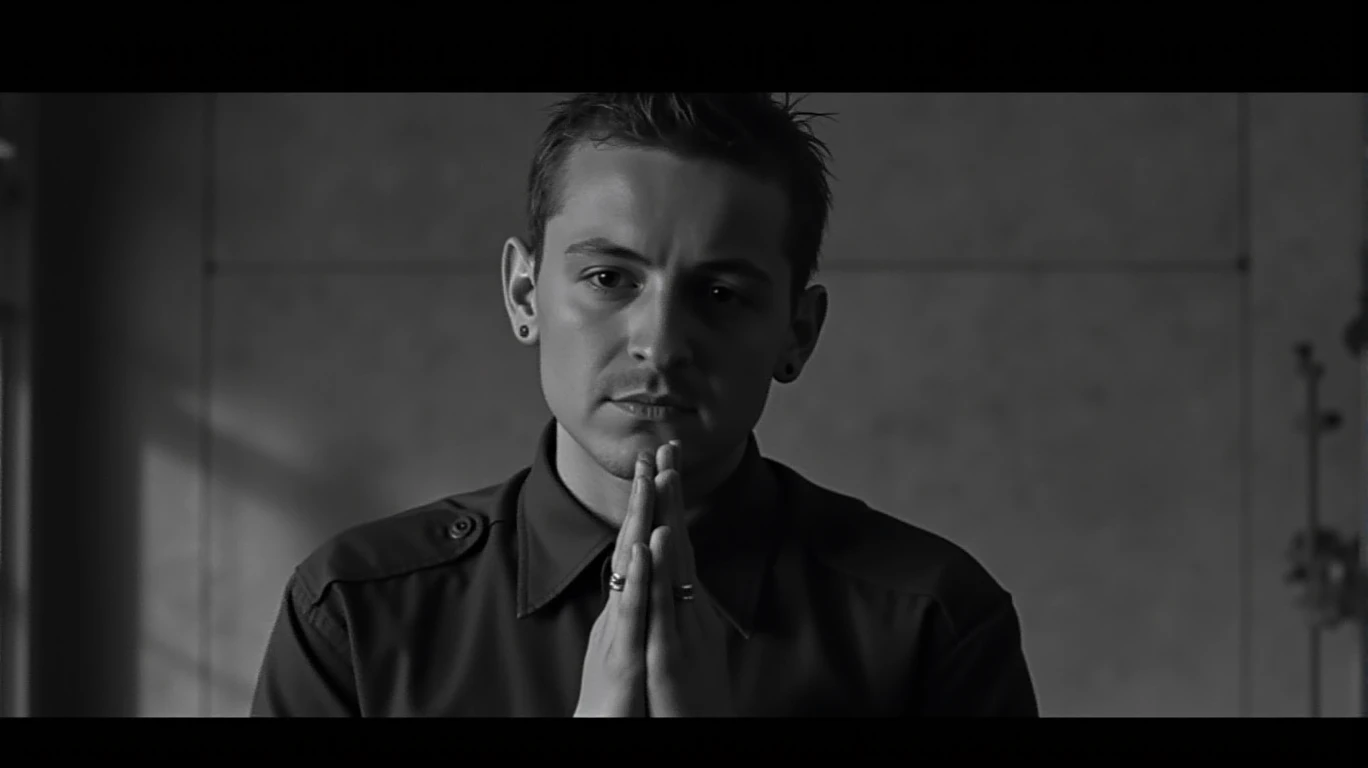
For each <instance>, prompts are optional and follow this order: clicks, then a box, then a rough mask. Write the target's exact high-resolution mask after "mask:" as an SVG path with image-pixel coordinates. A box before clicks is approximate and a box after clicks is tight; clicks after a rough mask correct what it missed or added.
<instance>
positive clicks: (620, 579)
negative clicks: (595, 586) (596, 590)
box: [608, 571, 627, 592]
mask: <svg viewBox="0 0 1368 768" xmlns="http://www.w3.org/2000/svg"><path fill="white" fill-rule="evenodd" d="M626 586H627V577H626V576H623V575H622V574H620V573H618V572H617V571H613V575H611V576H609V577H608V588H609V589H611V590H613V591H614V592H621V591H622V590H623V589H624V588H625V587H626Z"/></svg>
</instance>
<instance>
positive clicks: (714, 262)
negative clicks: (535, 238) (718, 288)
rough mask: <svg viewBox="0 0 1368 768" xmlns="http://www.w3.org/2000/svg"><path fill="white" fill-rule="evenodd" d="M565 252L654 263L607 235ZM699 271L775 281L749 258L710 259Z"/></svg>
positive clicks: (581, 242)
mask: <svg viewBox="0 0 1368 768" xmlns="http://www.w3.org/2000/svg"><path fill="white" fill-rule="evenodd" d="M565 253H566V255H567V256H568V255H571V254H578V255H598V256H609V257H612V258H615V259H624V260H626V261H633V262H637V263H639V264H643V265H646V266H651V265H653V263H654V262H652V261H651V260H650V259H648V258H646V257H645V256H643V255H642V254H640V253H637V252H636V251H634V250H632V249H631V248H627V247H625V246H622V245H618V244H617V243H614V242H613V241H612V240H609V239H607V238H605V237H591V238H589V239H588V240H581V241H580V242H577V243H574V244H572V245H570V246H569V247H568V248H566V249H565ZM698 271H700V272H712V273H716V274H730V275H735V276H737V277H741V278H746V279H750V280H754V281H756V282H759V283H764V284H766V285H772V284H773V283H774V278H772V277H770V274H769V273H768V272H766V271H765V270H764V269H763V268H761V267H760V266H758V265H756V264H755V263H754V262H752V261H749V260H747V259H738V258H721V259H710V260H708V261H705V262H703V263H701V264H699V265H698Z"/></svg>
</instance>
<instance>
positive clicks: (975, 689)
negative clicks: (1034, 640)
mask: <svg viewBox="0 0 1368 768" xmlns="http://www.w3.org/2000/svg"><path fill="white" fill-rule="evenodd" d="M924 696H925V698H924V699H923V701H922V706H921V707H920V708H919V709H920V710H921V711H920V713H919V714H923V715H930V716H948V717H1039V716H1040V710H1039V706H1038V703H1037V700H1036V693H1035V686H1034V684H1033V683H1032V681H1031V675H1030V671H1029V670H1028V668H1027V665H1026V655H1025V652H1024V650H1023V649H1022V644H1021V623H1020V620H1019V618H1018V616H1017V612H1016V608H1015V606H1014V605H1013V603H1012V601H1011V599H1010V598H1008V599H1006V600H1005V601H1004V602H1003V603H1001V604H1000V605H999V606H998V607H997V608H996V609H995V610H994V611H992V612H991V613H990V614H989V615H988V618H987V619H986V620H984V621H982V622H980V623H979V624H977V625H975V626H974V627H972V628H970V629H969V631H968V632H967V633H966V634H965V635H964V636H962V637H961V638H959V640H958V641H957V642H956V643H955V644H954V645H953V646H952V647H951V649H950V651H949V653H948V654H947V655H946V656H944V657H943V658H942V659H941V661H940V662H939V663H938V664H937V665H936V667H935V668H934V669H933V670H932V672H931V676H930V681H929V685H928V687H927V690H926V692H925V694H924Z"/></svg>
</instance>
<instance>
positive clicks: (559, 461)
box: [554, 422, 747, 528]
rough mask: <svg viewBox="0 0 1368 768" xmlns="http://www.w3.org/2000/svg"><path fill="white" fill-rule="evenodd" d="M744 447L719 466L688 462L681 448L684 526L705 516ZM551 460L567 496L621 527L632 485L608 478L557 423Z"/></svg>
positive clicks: (612, 524) (734, 468) (592, 458)
mask: <svg viewBox="0 0 1368 768" xmlns="http://www.w3.org/2000/svg"><path fill="white" fill-rule="evenodd" d="M746 447H747V444H746V443H745V442H742V443H741V444H740V445H738V446H737V447H736V448H735V449H734V450H732V451H729V452H728V454H727V455H726V456H725V457H724V459H723V460H722V461H720V462H711V463H706V464H695V463H692V462H689V461H688V456H687V453H688V450H689V447H688V446H687V445H685V446H683V451H684V453H685V466H684V468H683V471H682V472H681V473H680V474H681V475H682V477H683V481H684V507H685V519H686V520H688V522H690V523H692V522H693V521H695V520H697V519H698V518H699V517H701V516H703V515H705V514H707V511H708V509H709V508H710V507H711V506H713V503H714V501H715V498H714V495H715V494H714V492H715V491H716V490H717V489H718V488H719V487H720V486H721V485H722V484H723V483H725V482H726V481H727V479H728V478H730V477H731V475H732V473H733V472H735V471H736V469H737V467H739V466H740V465H741V460H742V459H743V458H745V455H746ZM554 458H555V467H556V474H557V475H559V476H560V479H561V482H562V483H564V484H565V487H566V489H567V490H569V491H570V495H571V496H574V497H575V499H577V500H578V501H579V503H580V504H583V505H584V507H585V508H586V509H588V510H589V511H590V512H591V513H593V515H594V516H595V517H597V518H599V519H600V520H602V521H604V522H605V523H607V524H608V525H610V526H612V527H614V528H617V527H619V526H621V525H622V521H623V519H624V518H626V516H627V504H628V502H629V501H630V500H631V496H632V482H631V481H630V480H623V479H621V478H618V477H615V476H613V475H612V474H609V473H608V471H607V470H605V469H604V468H603V467H602V466H600V465H599V463H598V462H597V461H595V460H594V457H593V456H590V455H589V454H588V453H587V452H585V450H584V448H583V447H582V446H580V444H579V443H578V442H576V440H575V439H574V438H573V437H571V436H570V434H569V433H568V432H566V431H565V428H564V427H563V426H561V424H560V423H559V422H557V423H556V442H555V456H554ZM657 524H658V523H657Z"/></svg>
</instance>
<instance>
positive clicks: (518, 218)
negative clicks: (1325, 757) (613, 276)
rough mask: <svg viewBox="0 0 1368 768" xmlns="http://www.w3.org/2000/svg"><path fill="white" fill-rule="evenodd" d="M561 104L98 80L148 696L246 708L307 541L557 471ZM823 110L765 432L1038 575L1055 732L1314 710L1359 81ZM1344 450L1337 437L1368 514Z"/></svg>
mask: <svg viewBox="0 0 1368 768" xmlns="http://www.w3.org/2000/svg"><path fill="white" fill-rule="evenodd" d="M551 98H552V95H550V94H514V95H360V94H355V95H343V94H333V95H286V94H271V95H245V94H234V95H213V96H210V95H186V96H137V97H132V96H130V97H120V98H118V99H117V100H114V101H110V102H109V104H110V109H109V114H110V115H111V119H112V120H114V121H116V122H118V123H119V124H120V125H121V126H122V128H121V129H120V130H118V131H115V132H111V134H110V135H111V136H115V137H118V140H119V141H120V142H121V143H120V144H119V145H118V147H117V152H114V153H111V157H114V158H115V160H111V161H110V162H109V163H108V164H107V165H106V166H105V167H104V168H103V169H102V170H101V174H100V175H99V176H98V177H97V178H94V179H93V180H92V183H93V184H95V185H97V188H98V189H99V190H100V194H101V195H102V199H103V200H105V202H106V207H105V209H103V210H102V217H103V220H104V221H106V222H109V225H108V226H107V227H106V228H105V229H103V230H102V232H103V233H104V236H105V237H106V238H107V244H108V252H109V253H110V254H111V257H115V256H117V258H118V259H119V263H120V264H122V265H124V266H123V267H122V269H123V270H126V275H127V282H126V284H125V285H124V290H123V294H122V295H124V296H125V299H126V300H125V302H124V304H123V306H124V309H125V317H126V318H127V322H126V324H125V328H126V333H127V335H128V340H127V344H126V345H125V346H124V347H122V349H124V350H125V352H124V354H125V360H126V363H127V365H126V375H127V376H128V377H129V378H128V380H129V383H130V386H129V387H127V388H126V389H125V390H124V391H125V392H126V394H124V395H122V397H125V398H126V400H127V402H126V403H125V406H126V407H127V408H128V409H129V411H128V412H129V413H131V414H134V416H135V417H130V418H128V419H125V420H124V422H123V423H125V424H127V425H130V426H129V427H128V429H130V430H131V429H135V428H136V444H137V445H138V446H139V449H138V450H139V452H140V453H139V457H138V463H137V466H138V471H139V477H138V488H139V492H138V493H137V494H135V495H132V496H129V497H128V498H129V499H130V502H129V503H132V504H135V505H136V508H137V519H139V520H140V521H141V531H142V532H141V550H142V553H143V554H142V557H141V558H140V560H139V568H140V573H141V600H140V611H141V620H140V627H139V637H140V646H139V647H140V648H141V658H140V672H139V676H138V679H139V681H140V685H141V689H140V697H139V711H141V712H143V713H146V714H155V715H197V714H198V715H214V716H232V715H240V714H242V713H244V712H245V711H246V707H247V703H248V699H249V697H250V692H251V686H252V684H253V680H254V675H255V672H256V667H257V664H258V663H259V661H260V654H261V652H262V649H263V644H264V642H265V639H266V636H267V632H268V630H269V627H270V624H271V621H272V618H273V614H274V611H275V609H276V606H277V604H278V599H279V596H280V589H281V587H282V585H283V582H284V580H285V578H286V576H287V574H288V572H289V569H290V568H291V567H292V565H293V564H294V563H295V562H296V561H297V560H298V559H299V558H300V557H301V556H302V555H303V554H304V553H306V552H307V551H308V550H309V549H311V548H312V547H313V546H315V545H316V544H317V543H319V542H320V541H321V540H322V539H323V538H324V537H325V536H327V535H328V534H330V533H332V532H333V531H335V530H338V529H340V528H342V527H344V526H347V525H350V524H352V523H355V522H357V521H360V520H362V519H365V518H368V517H374V516H379V515H384V514H388V513H390V512H393V511H397V510H399V509H401V508H403V507H405V506H407V505H411V504H415V503H419V502H423V501H426V500H428V499H430V498H433V497H435V496H438V495H441V494H445V493H449V492H454V491H458V490H464V489H467V488H471V487H473V486H475V485H479V484H486V483H491V482H496V481H498V480H501V479H503V478H505V477H507V476H508V475H509V474H511V473H512V472H513V471H515V470H516V469H517V468H519V467H521V466H523V465H524V464H525V463H526V462H527V461H528V460H529V458H530V451H531V448H532V445H533V440H534V439H535V436H536V430H537V429H538V427H539V426H540V425H541V424H542V423H543V420H544V419H545V418H546V417H547V412H546V409H545V406H544V404H543V403H542V402H541V399H540V392H539V388H538V387H537V384H536V376H535V368H534V366H535V361H534V359H533V357H532V356H531V355H530V353H528V352H527V351H526V350H524V349H523V348H521V347H520V346H519V345H517V344H516V343H515V342H514V341H513V339H512V338H510V337H509V335H508V331H507V324H506V321H505V317H504V314H503V309H502V305H501V299H500V296H499V275H498V256H499V249H500V244H501V242H502V240H503V238H505V237H506V236H507V235H509V234H516V233H520V232H521V231H522V229H521V228H522V221H523V220H522V209H523V184H524V176H525V172H526V167H527V163H528V161H529V159H530V151H531V148H532V145H533V142H534V140H535V138H536V135H537V132H538V130H539V128H540V121H541V119H542V117H543V115H542V113H541V112H539V109H540V108H541V107H542V106H544V105H545V104H546V103H547V102H548V101H549V100H550V99H551ZM808 103H809V104H810V106H811V107H812V108H814V109H830V110H835V111H838V112H839V113H840V121H839V122H838V123H836V124H834V125H829V126H825V127H824V128H823V135H824V136H825V137H826V138H827V139H828V141H829V143H830V144H831V147H832V150H833V152H834V154H835V167H834V170H835V172H836V174H837V176H838V181H837V183H836V187H835V192H836V210H835V213H834V219H833V222H832V231H831V235H830V239H829V245H828V248H827V253H826V257H825V261H824V264H823V271H822V274H821V277H820V279H821V280H822V282H824V283H825V284H826V285H827V286H828V287H829V288H830V290H831V293H832V301H833V304H832V314H831V317H830V320H829V326H828V329H827V331H826V332H825V335H824V337H823V340H822V341H821V343H820V345H819V348H818V353H817V357H816V361H815V363H814V365H813V366H812V367H811V369H810V372H809V373H808V374H807V375H805V377H804V378H803V379H802V380H801V381H800V382H799V383H798V384H796V385H794V386H792V387H788V388H780V389H779V390H778V391H777V393H776V394H775V396H774V399H773V401H772V403H771V406H770V410H769V411H768V413H767V415H766V417H765V419H764V421H763V422H762V424H761V427H760V429H759V437H760V440H761V445H762V447H763V448H764V449H765V450H766V451H767V452H768V453H769V454H770V455H772V456H775V457H776V458H779V459H780V460H783V461H786V462H788V463H790V464H791V465H792V466H794V467H795V468H797V469H799V470H800V471H802V472H805V473H807V474H808V475H809V476H811V477H812V478H813V479H815V480H817V481H819V482H822V483H825V484H828V485H830V486H832V487H835V488H837V489H840V490H844V491H847V492H852V493H856V494H858V495H860V496H862V497H864V498H866V499H867V500H868V501H869V502H870V503H871V504H873V505H875V506H876V507H878V508H880V509H883V510H884V511H886V512H888V513H890V514H893V515H895V516H898V517H901V518H904V519H907V520H910V521H913V522H916V523H918V524H920V525H923V526H926V527H929V528H931V529H933V530H936V531H939V532H942V533H944V534H946V535H948V536H950V537H952V538H954V539H955V540H957V541H959V542H961V543H962V544H963V545H965V546H966V547H968V548H969V549H970V550H971V551H973V552H974V553H975V554H977V555H978V556H979V557H980V558H981V559H982V560H983V561H984V562H985V563H986V564H987V565H988V567H989V568H990V570H992V571H993V572H994V573H995V574H996V575H997V576H998V577H999V578H1000V579H1001V580H1002V581H1003V582H1004V583H1005V584H1006V585H1007V586H1008V587H1009V588H1010V589H1011V590H1013V591H1014V592H1015V594H1016V595H1017V597H1018V600H1019V605H1020V607H1021V610H1022V613H1023V619H1024V625H1025V633H1026V646H1027V653H1028V656H1029V658H1030V661H1031V664H1032V667H1033V670H1034V672H1035V674H1036V677H1037V681H1038V685H1039V691H1040V697H1041V704H1042V708H1043V710H1044V712H1045V713H1046V714H1048V715H1084V716H1100V715H1120V716H1126V715H1236V714H1254V715H1300V714H1303V713H1304V712H1305V711H1306V709H1307V705H1306V691H1307V683H1306V667H1307V663H1306V656H1307V651H1306V649H1307V640H1306V632H1305V630H1304V629H1302V627H1301V624H1300V623H1299V619H1298V616H1297V615H1296V613H1295V612H1294V611H1293V608H1292V595H1291V593H1290V591H1289V590H1288V589H1287V588H1286V587H1285V586H1284V585H1283V584H1282V583H1281V581H1280V578H1281V574H1282V572H1283V570H1284V568H1283V563H1282V553H1283V549H1284V547H1285V545H1286V543H1287V541H1288V539H1289V537H1290V535H1291V533H1292V532H1293V531H1294V529H1295V528H1296V527H1297V526H1298V525H1299V524H1301V523H1302V520H1303V515H1304V510H1303V506H1302V501H1303V499H1304V496H1305V492H1304V487H1305V486H1304V484H1305V478H1304V468H1303V464H1304V462H1303V448H1302V443H1301V441H1300V440H1299V438H1298V437H1297V435H1296V433H1295V432H1294V419H1295V418H1296V415H1297V410H1298V408H1299V407H1300V402H1301V400H1300V398H1301V390H1300V388H1299V386H1300V385H1299V381H1298V379H1297V378H1296V377H1295V375H1294V366H1293V355H1292V345H1293V344H1294V343H1295V342H1296V341H1299V340H1302V339H1307V340H1311V341H1314V342H1315V343H1316V344H1317V345H1318V346H1319V347H1320V349H1321V355H1322V357H1323V358H1325V359H1326V360H1327V362H1328V364H1329V374H1328V376H1327V379H1326V381H1325V387H1324V396H1325V399H1326V401H1327V403H1328V404H1329V405H1333V406H1335V407H1337V408H1339V409H1341V410H1342V411H1343V412H1344V413H1345V416H1346V418H1347V420H1348V422H1349V423H1350V424H1357V423H1359V422H1360V421H1361V419H1360V414H1359V413H1358V411H1357V408H1358V405H1357V402H1358V401H1357V397H1356V396H1355V395H1356V391H1357V386H1358V385H1357V382H1358V379H1357V374H1356V373H1355V372H1354V370H1353V367H1352V365H1351V363H1350V360H1349V358H1348V357H1347V355H1346V354H1345V352H1344V350H1343V348H1342V347H1341V346H1340V344H1339V341H1338V336H1339V332H1340V329H1341V327H1342V326H1343V324H1344V323H1345V322H1346V321H1347V320H1348V319H1349V316H1350V314H1351V313H1352V311H1353V300H1354V293H1355V281H1356V276H1357V275H1356V262H1355V258H1356V252H1357V248H1358V245H1359V239H1360V236H1361V227H1362V223H1361V218H1360V216H1361V213H1360V212H1361V210H1362V203H1363V200H1362V190H1361V181H1360V159H1361V156H1362V152H1363V147H1362V144H1361V136H1362V121H1363V114H1362V110H1361V106H1360V104H1361V102H1360V100H1359V99H1358V98H1357V97H1355V96H1353V95H1310V96H1298V95H1256V96H1253V97H1251V98H1250V99H1249V100H1248V102H1242V101H1241V100H1240V99H1239V98H1237V97H1236V96H1235V95H1234V94H1212V95H1201V94H1184V95H934V96H928V95H892V94H889V95H859V96H854V95H825V94H822V95H815V96H813V97H812V98H811V99H810V100H809V102H808ZM1244 139H1247V140H1248V142H1247V144H1245V143H1243V140H1244ZM1245 149H1247V150H1248V151H1247V152H1245V151H1244V150H1245ZM1246 250H1247V251H1248V256H1249V257H1250V259H1251V260H1252V261H1251V263H1252V267H1253V268H1252V270H1250V271H1249V272H1247V273H1242V272H1241V271H1239V270H1238V269H1237V268H1236V267H1237V262H1238V259H1239V257H1240V256H1241V255H1242V252H1244V251H1246ZM1352 436H1353V432H1352V431H1341V432H1340V433H1339V434H1337V435H1334V436H1332V437H1330V438H1329V439H1328V440H1327V443H1326V445H1325V448H1324V458H1325V461H1324V470H1323V489H1324V490H1323V498H1324V501H1325V510H1324V516H1325V518H1326V519H1327V520H1328V522H1330V523H1331V524H1336V525H1338V526H1340V527H1341V528H1346V529H1349V528H1352V527H1353V519H1354V509H1355V505H1356V504H1357V503H1358V495H1357V494H1358V490H1357V485H1356V476H1355V471H1356V468H1357V466H1358V461H1359V458H1360V457H1359V448H1358V446H1357V445H1356V444H1355V442H1354V440H1353V438H1352ZM128 442H129V441H125V443H128ZM1355 640H1356V638H1355V636H1354V635H1353V634H1351V633H1350V632H1348V631H1340V632H1339V633H1336V634H1335V635H1333V636H1332V637H1331V638H1330V639H1329V640H1328V641H1327V647H1326V657H1325V661H1326V669H1325V674H1324V685H1325V695H1326V700H1327V703H1326V711H1327V713H1329V714H1349V713H1350V712H1351V711H1352V710H1353V709H1354V707H1355V706H1356V701H1355V698H1354V691H1355V688H1354V675H1355V674H1356V666H1355V662H1354V658H1355V650H1354V649H1355V646H1354V642H1355Z"/></svg>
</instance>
